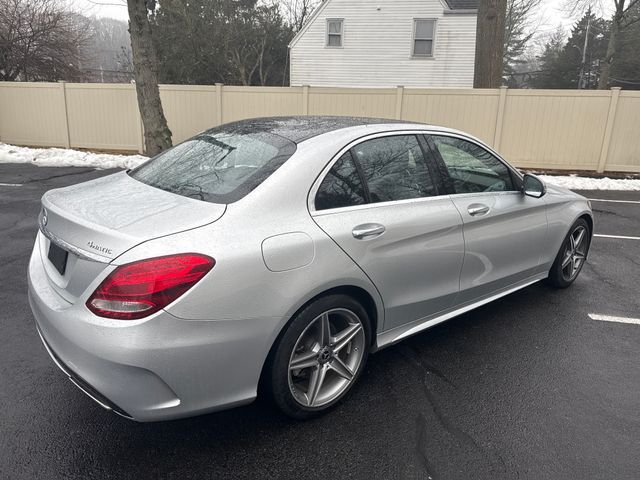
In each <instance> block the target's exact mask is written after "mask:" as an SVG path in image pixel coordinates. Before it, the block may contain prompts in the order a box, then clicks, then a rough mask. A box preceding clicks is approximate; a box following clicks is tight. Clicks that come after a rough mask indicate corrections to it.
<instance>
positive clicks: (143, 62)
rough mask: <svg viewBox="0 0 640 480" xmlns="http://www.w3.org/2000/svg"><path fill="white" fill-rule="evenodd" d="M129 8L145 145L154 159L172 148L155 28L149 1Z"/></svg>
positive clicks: (131, 0) (135, 1) (134, 0)
mask: <svg viewBox="0 0 640 480" xmlns="http://www.w3.org/2000/svg"><path fill="white" fill-rule="evenodd" d="M127 6H128V9H129V34H130V35H131V52H132V54H133V73H134V78H135V80H136V93H137V95H138V107H139V108H140V116H141V117H142V124H143V125H144V144H145V149H146V153H147V155H149V156H154V155H157V154H158V153H160V152H161V151H163V150H166V149H167V148H169V147H171V130H169V127H168V126H167V119H166V118H165V116H164V112H163V110H162V103H161V101H160V90H159V89H158V72H157V68H158V67H157V65H158V61H157V58H156V51H155V48H154V46H153V42H152V40H151V25H150V24H149V19H148V18H147V7H146V4H145V0H127Z"/></svg>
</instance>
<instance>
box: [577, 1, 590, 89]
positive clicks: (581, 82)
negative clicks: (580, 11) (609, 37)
mask: <svg viewBox="0 0 640 480" xmlns="http://www.w3.org/2000/svg"><path fill="white" fill-rule="evenodd" d="M590 28H591V7H589V10H587V31H586V33H585V35H584V47H582V65H581V66H580V79H579V80H578V89H583V88H584V67H585V63H586V61H587V47H588V46H589V29H590Z"/></svg>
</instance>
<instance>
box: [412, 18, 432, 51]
mask: <svg viewBox="0 0 640 480" xmlns="http://www.w3.org/2000/svg"><path fill="white" fill-rule="evenodd" d="M413 24H414V25H413V56H414V57H433V38H434V36H435V35H434V34H435V30H436V21H435V20H433V19H415V20H414V21H413Z"/></svg>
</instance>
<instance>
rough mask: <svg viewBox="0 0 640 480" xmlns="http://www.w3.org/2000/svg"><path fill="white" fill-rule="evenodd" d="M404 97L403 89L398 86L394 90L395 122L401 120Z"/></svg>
mask: <svg viewBox="0 0 640 480" xmlns="http://www.w3.org/2000/svg"><path fill="white" fill-rule="evenodd" d="M403 97H404V87H403V86H402V85H398V87H397V88H396V116H395V119H396V120H402V101H403Z"/></svg>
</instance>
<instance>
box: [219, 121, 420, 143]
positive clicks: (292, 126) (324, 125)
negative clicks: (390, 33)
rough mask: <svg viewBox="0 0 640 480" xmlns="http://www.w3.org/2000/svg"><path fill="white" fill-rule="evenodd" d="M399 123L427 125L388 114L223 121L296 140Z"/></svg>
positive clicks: (230, 127)
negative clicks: (388, 116)
mask: <svg viewBox="0 0 640 480" xmlns="http://www.w3.org/2000/svg"><path fill="white" fill-rule="evenodd" d="M398 124H405V125H421V126H424V125H423V124H419V123H415V122H409V121H403V120H390V119H385V118H368V117H338V116H291V117H264V118H252V119H247V120H240V121H237V122H233V123H227V124H226V125H222V128H224V129H225V130H226V131H237V132H238V133H271V134H274V135H278V136H280V137H284V138H286V139H287V140H290V141H292V142H294V143H301V142H304V141H305V140H308V139H310V138H313V137H317V136H319V135H323V134H325V133H329V132H333V131H336V130H342V129H345V128H352V127H363V126H367V125H398ZM218 128H220V127H218Z"/></svg>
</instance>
